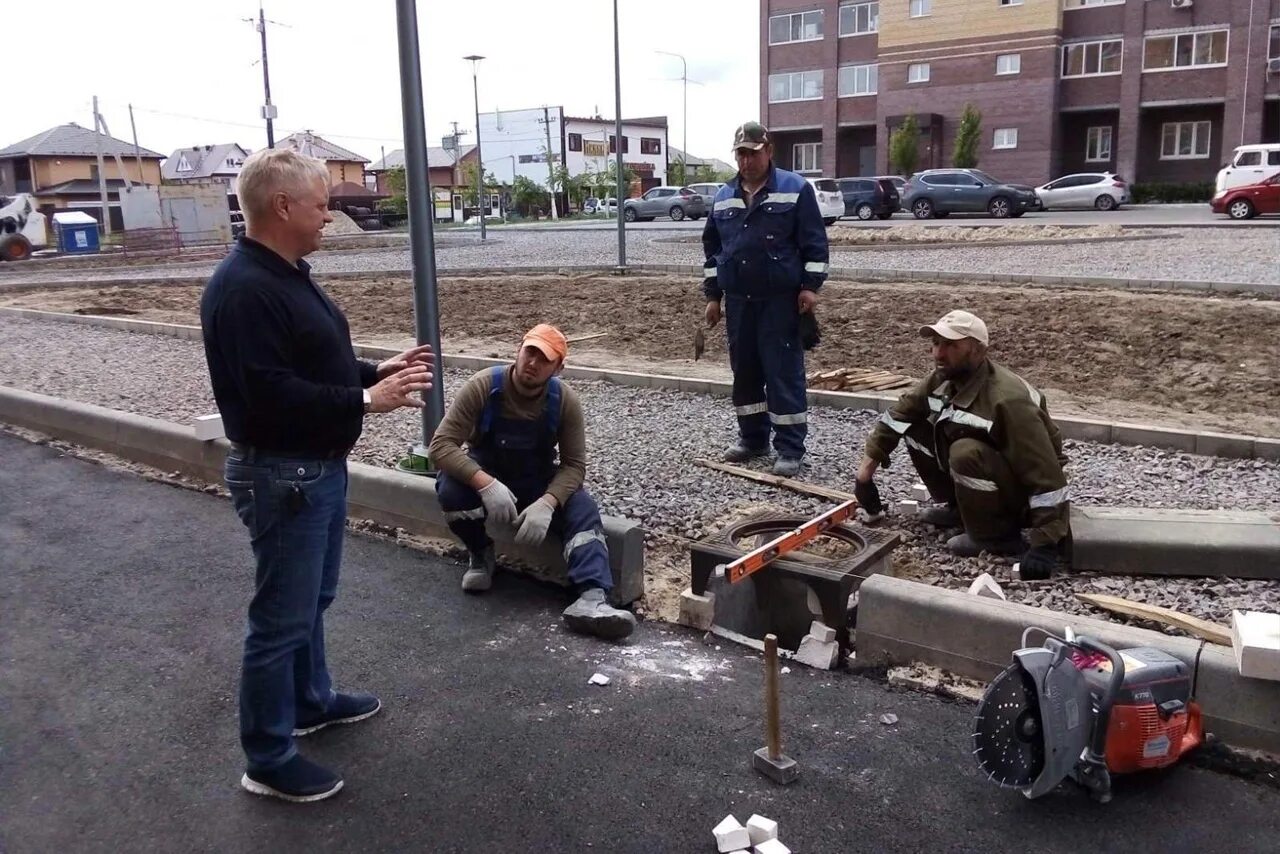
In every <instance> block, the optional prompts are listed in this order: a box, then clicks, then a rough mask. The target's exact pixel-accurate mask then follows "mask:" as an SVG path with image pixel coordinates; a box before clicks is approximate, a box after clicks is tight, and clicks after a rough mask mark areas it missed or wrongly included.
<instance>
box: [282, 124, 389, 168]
mask: <svg viewBox="0 0 1280 854" xmlns="http://www.w3.org/2000/svg"><path fill="white" fill-rule="evenodd" d="M276 147H278V148H292V149H293V150H294V151H301V152H302V153H303V154H310V155H311V156H312V157H318V158H320V159H321V160H354V161H355V162H357V163H368V162H369V158H367V157H361V156H360V155H359V154H356V153H355V152H354V151H348V150H347V149H345V148H343V147H342V146H341V145H336V144H334V143H332V142H329V140H327V139H325V138H324V137H321V136H319V135H318V134H314V133H311V132H310V131H300V132H298V133H293V134H289V136H286V137H285V138H284V139H282V140H280V141H279V142H278V143H276Z"/></svg>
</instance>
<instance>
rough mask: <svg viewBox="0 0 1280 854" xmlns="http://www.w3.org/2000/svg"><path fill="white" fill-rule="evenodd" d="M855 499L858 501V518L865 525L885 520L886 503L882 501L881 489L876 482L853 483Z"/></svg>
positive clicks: (856, 481) (858, 481)
mask: <svg viewBox="0 0 1280 854" xmlns="http://www.w3.org/2000/svg"><path fill="white" fill-rule="evenodd" d="M853 497H854V498H856V499H858V518H859V520H860V521H862V522H863V523H871V522H878V521H880V520H881V519H883V518H884V503H883V502H881V500H880V488H879V487H877V486H876V482H875V481H874V480H869V481H867V482H866V483H863V482H862V481H860V480H855V481H854V482H853Z"/></svg>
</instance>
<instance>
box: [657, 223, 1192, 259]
mask: <svg viewBox="0 0 1280 854" xmlns="http://www.w3.org/2000/svg"><path fill="white" fill-rule="evenodd" d="M1084 227H1085V228H1087V227H1088V226H1084ZM866 230H867V231H877V230H880V229H875V228H871V229H866ZM1177 237H1178V235H1176V234H1133V235H1128V236H1125V235H1119V236H1117V237H1074V238H1073V237H1057V238H1051V237H1047V238H1044V239H1039V240H982V241H962V240H953V241H948V242H945V243H943V242H937V241H923V240H922V241H914V242H913V241H909V240H903V241H898V242H887V241H886V242H882V243H851V244H843V243H836V244H832V245H831V252H833V253H834V252H876V251H892V250H895V249H896V250H907V249H1007V248H1009V247H1010V246H1060V245H1062V244H1071V245H1072V246H1079V245H1081V244H1085V243H1118V242H1125V241H1135V240H1172V239H1175V238H1177ZM650 242H651V243H667V244H671V245H680V244H685V245H690V246H692V245H697V244H699V243H701V241H700V240H697V241H695V240H694V239H690V238H676V237H663V238H655V239H654V240H652V241H650Z"/></svg>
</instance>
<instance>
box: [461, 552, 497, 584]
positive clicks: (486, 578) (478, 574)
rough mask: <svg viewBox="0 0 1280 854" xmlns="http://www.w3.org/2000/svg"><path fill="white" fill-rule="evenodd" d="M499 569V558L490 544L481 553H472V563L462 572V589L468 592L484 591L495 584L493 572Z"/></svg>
mask: <svg viewBox="0 0 1280 854" xmlns="http://www.w3.org/2000/svg"><path fill="white" fill-rule="evenodd" d="M497 571H498V560H497V558H495V557H494V554H493V546H492V545H490V546H489V547H488V548H487V549H485V550H484V551H483V552H481V553H480V554H476V553H475V552H472V553H471V564H470V566H468V567H467V571H466V572H464V573H463V574H462V589H463V590H464V591H465V592H467V593H483V592H484V591H486V590H488V589H489V588H490V587H492V586H493V574H494V573H495V572H497Z"/></svg>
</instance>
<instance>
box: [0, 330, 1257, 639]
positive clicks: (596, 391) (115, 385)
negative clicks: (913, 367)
mask: <svg viewBox="0 0 1280 854" xmlns="http://www.w3.org/2000/svg"><path fill="white" fill-rule="evenodd" d="M68 354H74V357H72V358H68ZM467 376H469V372H467V371H458V370H446V371H444V372H443V377H444V381H445V383H446V386H445V388H446V398H448V396H449V392H450V390H452V389H454V388H457V387H458V386H459V385H460V384H461V383H462V381H464V380H465V379H466V377H467ZM0 384H3V385H9V386H14V387H18V388H23V389H28V390H31V391H36V392H40V393H43V394H49V395H54V396H58V397H65V398H69V399H73V400H79V401H83V402H87V403H95V404H99V405H102V406H108V407H112V408H115V409H122V410H127V411H130V412H134V413H137V414H140V415H146V416H150V417H154V418H161V419H165V420H169V421H174V422H178V423H188V422H190V421H191V420H192V419H193V418H194V417H195V416H197V415H201V414H205V413H208V412H211V411H213V410H214V404H213V399H212V394H211V392H210V390H209V385H208V378H207V375H206V373H205V365H204V354H203V350H202V348H201V347H200V346H199V345H198V344H196V343H194V342H189V341H182V340H178V339H171V338H164V337H153V336H148V335H140V334H130V333H125V332H117V331H112V330H106V329H95V328H93V327H88V326H73V325H68V324H62V323H51V322H45V321H28V320H19V319H13V318H5V317H2V316H0ZM573 384H574V387H575V388H576V389H577V390H578V391H579V393H580V394H581V396H582V399H583V404H584V407H585V409H586V416H587V436H588V445H589V450H590V460H591V466H590V472H589V475H588V484H589V487H590V489H591V490H592V492H593V493H594V494H595V495H596V497H597V499H598V500H599V503H600V505H601V509H602V511H603V512H605V513H607V514H615V515H620V516H626V517H629V518H632V519H635V520H637V521H640V522H642V523H643V524H644V525H645V527H646V528H647V529H648V531H649V546H650V567H651V572H652V573H657V575H656V576H655V577H652V578H651V579H650V581H651V586H653V584H655V583H656V584H657V585H658V586H661V587H663V588H664V591H665V593H666V594H668V596H670V595H671V594H672V591H673V590H674V593H675V594H678V592H679V589H680V588H681V587H683V586H684V585H685V584H687V571H688V562H687V555H685V554H684V551H683V540H684V539H697V538H699V537H701V536H703V535H704V534H706V533H709V532H711V531H714V530H716V529H718V528H719V527H721V526H722V525H723V524H724V522H725V520H726V519H728V518H733V517H739V518H740V517H742V516H745V515H749V514H752V513H754V512H758V511H763V510H766V509H769V510H788V511H795V512H798V513H803V514H808V515H815V514H816V513H817V512H819V511H821V510H822V509H826V508H829V507H830V504H829V503H826V502H823V501H819V500H816V499H810V498H806V497H804V496H800V495H795V494H791V493H787V492H782V491H780V490H777V489H774V488H772V487H768V486H765V485H762V484H755V483H752V482H750V481H745V480H741V479H738V478H734V477H730V476H727V475H721V474H719V473H715V472H712V471H709V470H707V469H703V468H700V467H697V466H695V465H693V464H692V463H691V461H692V460H693V459H696V458H717V457H718V453H719V451H720V450H721V449H722V448H723V446H724V445H725V444H726V443H727V442H728V441H730V440H731V439H732V438H733V436H734V430H735V424H734V420H733V417H732V414H731V408H730V406H729V405H728V402H727V401H725V400H722V399H718V398H713V397H710V396H705V395H695V394H686V393H682V392H675V391H664V390H655V389H633V388H628V387H624V386H615V385H611V384H607V383H597V382H583V381H575V382H574V383H573ZM875 417H876V416H875V414H874V413H871V412H867V411H849V410H833V409H825V408H817V409H814V410H812V411H811V413H810V423H811V435H810V443H809V447H810V454H809V456H808V458H807V460H808V466H807V468H806V470H805V472H804V473H803V475H802V477H803V478H804V479H807V480H810V481H812V482H816V483H822V484H826V485H829V486H832V487H836V488H841V489H849V488H850V486H851V483H852V479H853V475H854V472H855V470H856V467H857V463H858V456H859V454H860V449H861V445H862V441H863V438H864V437H865V435H866V433H867V431H868V430H869V429H870V427H871V425H872V423H873V422H874V419H875ZM365 425H366V429H365V433H364V436H363V437H362V438H361V440H360V442H359V444H358V445H357V446H356V448H355V450H354V452H353V454H352V457H353V459H356V460H359V461H361V462H366V463H371V464H374V465H390V464H393V463H394V462H395V461H396V460H397V459H398V458H399V457H400V456H402V455H403V453H404V451H405V449H407V448H408V447H409V446H410V445H411V444H412V443H414V442H416V441H417V439H418V435H419V430H420V425H421V421H420V417H419V415H418V413H417V412H416V411H406V410H401V411H399V412H395V413H391V414H388V415H382V416H377V417H372V418H369V419H367V420H366V422H365ZM1067 451H1068V454H1069V456H1070V457H1071V463H1070V467H1069V469H1068V477H1069V478H1070V481H1071V484H1072V491H1073V494H1074V498H1075V500H1076V501H1077V502H1078V503H1080V504H1120V505H1130V506H1141V507H1151V508H1189V509H1253V510H1264V511H1270V512H1280V464H1276V463H1271V462H1266V461H1261V460H1229V459H1219V458H1214V457H1202V456H1195V455H1192V454H1184V453H1179V452H1171V451H1164V450H1159V449H1155V448H1146V447H1128V446H1120V445H1098V444H1093V443H1087V442H1072V441H1068V442H1067ZM914 480H915V477H914V472H913V471H912V469H911V467H910V465H909V463H908V462H907V460H906V458H905V456H901V455H898V456H895V465H894V466H893V467H892V468H891V469H889V470H887V471H884V472H883V475H882V477H881V479H880V484H881V489H882V491H883V492H884V494H885V496H886V497H907V495H908V493H909V490H910V486H911V484H912V482H913V481H914ZM897 523H900V524H898V527H899V528H900V530H901V531H902V532H903V536H904V543H903V545H902V546H900V547H899V549H898V550H897V551H896V552H895V553H894V561H895V565H897V566H898V567H899V568H900V570H902V571H904V572H905V574H907V575H909V576H910V577H914V578H918V579H920V580H923V581H927V582H929V583H934V584H939V585H945V586H950V587H966V586H968V584H969V582H970V581H971V580H972V579H973V578H974V577H975V576H976V575H977V574H978V573H980V572H984V571H986V572H991V573H992V574H994V575H995V576H996V577H997V578H998V579H1001V580H1002V581H1005V582H1006V584H1005V588H1006V593H1007V594H1008V595H1009V597H1010V598H1011V599H1013V600H1016V601H1024V602H1028V603H1032V604H1039V605H1046V606H1049V607H1054V608H1058V609H1061V610H1065V611H1069V612H1072V613H1079V614H1095V615H1096V612H1094V611H1092V609H1090V608H1088V607H1087V606H1084V605H1083V604H1081V603H1079V602H1078V601H1076V600H1075V599H1074V597H1073V596H1072V593H1073V592H1075V591H1079V590H1091V591H1097V592H1108V593H1116V594H1120V595H1125V596H1130V597H1133V598H1137V599H1141V600H1143V601H1146V602H1149V603H1152V604H1158V605H1166V606H1171V607H1176V608H1179V609H1181V610H1185V611H1188V612H1189V613H1192V614H1195V615H1197V616H1201V617H1204V618H1207V619H1211V620H1215V621H1218V622H1228V621H1229V619H1230V613H1231V610H1232V609H1233V608H1243V609H1250V610H1269V611H1277V610H1280V582H1266V581H1234V580H1208V579H1151V578H1144V579H1132V578H1127V577H1103V576H1092V575H1087V574H1081V575H1076V576H1073V577H1070V578H1059V579H1057V580H1055V581H1052V582H1048V583H1013V582H1007V579H1008V578H1009V566H1010V562H1009V561H1007V560H1005V559H999V558H989V557H981V558H974V559H962V558H955V557H952V556H951V555H950V554H949V553H947V552H946V551H945V549H944V548H943V545H942V544H943V542H945V539H946V534H945V533H942V532H938V531H935V530H933V529H930V528H927V527H926V526H923V525H921V524H919V523H917V522H915V521H914V520H910V519H908V520H895V524H897ZM668 604H669V602H668ZM651 610H654V611H656V612H657V613H658V614H659V615H660V616H664V617H667V618H670V617H671V616H672V615H671V614H670V613H669V612H667V611H666V610H664V609H663V608H651Z"/></svg>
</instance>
